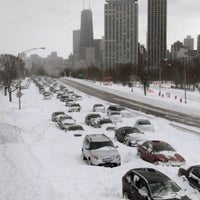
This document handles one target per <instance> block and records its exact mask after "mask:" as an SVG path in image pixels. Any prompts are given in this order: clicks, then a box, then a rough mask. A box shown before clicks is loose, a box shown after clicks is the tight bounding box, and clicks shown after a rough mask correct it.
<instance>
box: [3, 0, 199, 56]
mask: <svg viewBox="0 0 200 200" xmlns="http://www.w3.org/2000/svg"><path fill="white" fill-rule="evenodd" d="M90 1H91V9H92V12H93V24H94V37H95V38H101V37H102V36H103V34H104V3H105V0H90ZM138 2H139V41H140V43H142V44H146V31H147V27H146V24H147V23H146V22H147V0H138ZM88 7H89V0H85V8H88ZM82 9H83V0H0V54H3V53H10V54H14V55H17V54H18V53H20V52H22V51H24V50H26V49H31V48H35V47H42V46H44V47H46V50H35V51H32V52H30V53H29V54H28V55H30V54H33V53H37V54H39V55H40V56H43V57H46V56H47V55H48V54H50V53H51V51H57V52H58V55H59V56H62V57H64V58H67V57H68V55H69V54H70V52H72V31H73V30H75V29H79V27H80V13H81V10H82ZM199 9H200V1H199V0H168V48H169V47H170V45H171V44H172V43H173V42H175V41H177V40H180V41H183V39H184V38H185V37H186V36H187V35H191V36H192V37H193V38H194V39H195V49H196V38H197V35H198V34H200V11H199Z"/></svg>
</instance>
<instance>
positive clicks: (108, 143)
mask: <svg viewBox="0 0 200 200" xmlns="http://www.w3.org/2000/svg"><path fill="white" fill-rule="evenodd" d="M102 147H113V143H112V142H111V141H104V142H91V143H90V149H100V148H102Z"/></svg>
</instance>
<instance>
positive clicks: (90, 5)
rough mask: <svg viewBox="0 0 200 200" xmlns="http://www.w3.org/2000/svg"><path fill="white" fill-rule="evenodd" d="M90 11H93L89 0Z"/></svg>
mask: <svg viewBox="0 0 200 200" xmlns="http://www.w3.org/2000/svg"><path fill="white" fill-rule="evenodd" d="M89 9H90V10H91V4H90V0H89Z"/></svg>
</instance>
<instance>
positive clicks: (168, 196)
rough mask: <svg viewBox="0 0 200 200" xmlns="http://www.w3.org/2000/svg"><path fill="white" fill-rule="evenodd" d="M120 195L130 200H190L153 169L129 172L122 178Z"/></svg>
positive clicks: (171, 182)
mask: <svg viewBox="0 0 200 200" xmlns="http://www.w3.org/2000/svg"><path fill="white" fill-rule="evenodd" d="M122 195H123V197H124V199H131V200H161V199H162V200H178V199H179V200H191V199H190V198H189V197H188V196H187V195H186V194H185V192H184V191H183V190H182V189H181V188H180V186H179V185H177V184H176V182H174V181H173V180H172V179H170V178H169V177H168V176H167V175H165V174H164V173H162V172H160V171H158V170H156V169H153V168H136V169H131V170H129V171H128V172H127V173H126V174H125V175H124V176H123V177H122Z"/></svg>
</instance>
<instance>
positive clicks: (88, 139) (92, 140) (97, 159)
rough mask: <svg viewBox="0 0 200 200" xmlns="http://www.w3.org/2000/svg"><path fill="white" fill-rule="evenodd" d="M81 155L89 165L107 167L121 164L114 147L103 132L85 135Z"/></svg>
mask: <svg viewBox="0 0 200 200" xmlns="http://www.w3.org/2000/svg"><path fill="white" fill-rule="evenodd" d="M82 156H83V159H84V160H87V162H88V164H89V165H96V166H108V167H114V166H119V165H121V158H120V155H119V153H118V151H117V149H116V147H115V146H114V144H113V142H112V141H111V140H110V138H109V137H107V136H106V135H104V134H92V135H86V136H85V138H84V140H83V145H82Z"/></svg>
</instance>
